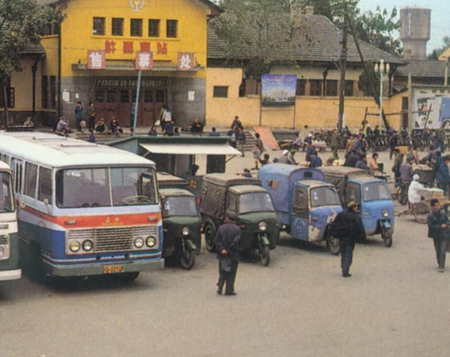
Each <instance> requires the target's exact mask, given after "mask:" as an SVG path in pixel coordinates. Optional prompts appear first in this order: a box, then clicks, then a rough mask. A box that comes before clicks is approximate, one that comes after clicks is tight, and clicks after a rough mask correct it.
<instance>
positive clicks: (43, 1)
mask: <svg viewBox="0 0 450 357" xmlns="http://www.w3.org/2000/svg"><path fill="white" fill-rule="evenodd" d="M62 1H63V0H38V2H39V3H41V4H43V5H51V4H56V3H58V2H62ZM198 1H199V2H201V3H203V4H204V5H206V6H208V7H209V8H211V10H212V11H213V15H218V14H220V13H221V12H223V10H222V8H221V7H220V6H217V5H216V4H214V3H213V2H212V1H210V0H198Z"/></svg>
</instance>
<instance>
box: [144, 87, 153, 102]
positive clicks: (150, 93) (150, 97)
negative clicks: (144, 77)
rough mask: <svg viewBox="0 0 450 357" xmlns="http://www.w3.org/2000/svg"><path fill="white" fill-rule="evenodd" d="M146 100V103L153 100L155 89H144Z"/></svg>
mask: <svg viewBox="0 0 450 357" xmlns="http://www.w3.org/2000/svg"><path fill="white" fill-rule="evenodd" d="M144 102H145V103H151V102H153V91H152V90H151V89H146V90H145V91H144Z"/></svg>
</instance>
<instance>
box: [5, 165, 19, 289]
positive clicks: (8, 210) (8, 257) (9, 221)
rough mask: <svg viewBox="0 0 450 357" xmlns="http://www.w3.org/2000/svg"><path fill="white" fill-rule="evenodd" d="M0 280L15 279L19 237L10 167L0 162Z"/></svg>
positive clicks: (17, 269)
mask: <svg viewBox="0 0 450 357" xmlns="http://www.w3.org/2000/svg"><path fill="white" fill-rule="evenodd" d="M0 180H1V181H0V281H7V280H17V279H20V278H21V276H22V270H21V269H20V268H19V238H18V236H17V210H16V205H15V202H14V196H13V179H12V171H11V168H10V167H9V166H8V165H7V164H5V163H3V162H0Z"/></svg>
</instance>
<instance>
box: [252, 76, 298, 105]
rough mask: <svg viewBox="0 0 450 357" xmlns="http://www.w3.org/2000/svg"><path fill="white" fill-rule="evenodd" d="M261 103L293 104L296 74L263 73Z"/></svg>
mask: <svg viewBox="0 0 450 357" xmlns="http://www.w3.org/2000/svg"><path fill="white" fill-rule="evenodd" d="M261 82H262V95H261V104H262V105H267V106H283V105H295V92H296V89H297V76H296V75H292V74H283V75H282V74H263V76H262V81H261Z"/></svg>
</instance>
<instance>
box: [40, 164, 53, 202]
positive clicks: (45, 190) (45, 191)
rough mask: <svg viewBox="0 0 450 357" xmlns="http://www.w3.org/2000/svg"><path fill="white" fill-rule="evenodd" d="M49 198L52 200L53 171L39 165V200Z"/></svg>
mask: <svg viewBox="0 0 450 357" xmlns="http://www.w3.org/2000/svg"><path fill="white" fill-rule="evenodd" d="M45 199H47V200H48V201H49V202H51V201H52V171H51V170H50V169H46V168H45V167H39V186H38V200H39V201H44V200H45Z"/></svg>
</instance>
